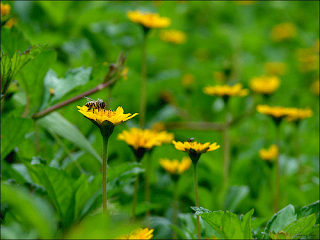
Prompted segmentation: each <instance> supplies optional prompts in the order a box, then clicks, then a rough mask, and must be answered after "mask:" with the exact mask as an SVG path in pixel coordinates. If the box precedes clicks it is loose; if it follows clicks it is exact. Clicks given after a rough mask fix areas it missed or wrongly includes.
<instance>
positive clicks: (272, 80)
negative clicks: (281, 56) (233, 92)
mask: <svg viewBox="0 0 320 240" xmlns="http://www.w3.org/2000/svg"><path fill="white" fill-rule="evenodd" d="M279 85H280V79H279V78H278V77H277V76H270V77H269V76H261V77H254V78H252V79H251V80H250V88H251V89H252V90H253V91H254V92H257V93H262V94H272V93H273V92H275V91H276V90H277V89H278V88H279Z"/></svg>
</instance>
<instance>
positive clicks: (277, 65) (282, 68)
mask: <svg viewBox="0 0 320 240" xmlns="http://www.w3.org/2000/svg"><path fill="white" fill-rule="evenodd" d="M264 69H265V71H266V73H267V74H268V75H271V76H272V75H276V76H282V75H285V74H286V72H287V65H286V64H285V63H283V62H267V63H265V64H264Z"/></svg>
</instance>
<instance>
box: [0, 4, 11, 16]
mask: <svg viewBox="0 0 320 240" xmlns="http://www.w3.org/2000/svg"><path fill="white" fill-rule="evenodd" d="M10 10H11V6H10V5H9V4H8V3H7V4H3V3H1V17H4V16H6V15H8V14H9V13H10Z"/></svg>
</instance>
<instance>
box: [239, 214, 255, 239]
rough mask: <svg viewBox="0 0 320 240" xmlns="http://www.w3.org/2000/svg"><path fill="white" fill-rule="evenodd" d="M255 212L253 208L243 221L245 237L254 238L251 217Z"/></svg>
mask: <svg viewBox="0 0 320 240" xmlns="http://www.w3.org/2000/svg"><path fill="white" fill-rule="evenodd" d="M253 212H254V209H251V210H250V211H249V212H247V213H246V215H244V217H243V219H242V223H241V227H242V230H243V232H244V238H245V239H252V231H251V217H252V214H253Z"/></svg>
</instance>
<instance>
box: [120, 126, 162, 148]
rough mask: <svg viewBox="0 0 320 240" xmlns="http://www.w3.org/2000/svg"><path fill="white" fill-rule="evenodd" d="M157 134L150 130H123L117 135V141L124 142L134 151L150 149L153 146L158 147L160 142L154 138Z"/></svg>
mask: <svg viewBox="0 0 320 240" xmlns="http://www.w3.org/2000/svg"><path fill="white" fill-rule="evenodd" d="M156 135H157V132H156V131H153V130H150V129H144V130H143V129H140V128H135V127H133V128H131V129H130V130H129V131H127V130H124V131H122V133H120V134H118V138H117V139H118V140H123V141H125V142H126V143H127V144H128V145H130V146H132V147H133V148H134V149H135V150H138V149H139V148H145V149H147V150H150V149H152V148H153V147H154V146H160V145H161V142H160V141H159V140H158V139H157V137H156Z"/></svg>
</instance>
